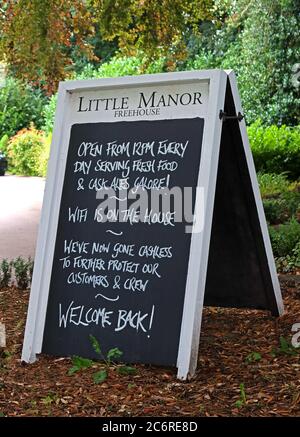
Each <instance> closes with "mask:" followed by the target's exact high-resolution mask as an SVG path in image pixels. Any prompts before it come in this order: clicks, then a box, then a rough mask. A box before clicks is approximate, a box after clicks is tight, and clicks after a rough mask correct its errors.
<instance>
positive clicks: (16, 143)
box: [8, 127, 49, 176]
mask: <svg viewBox="0 0 300 437" xmlns="http://www.w3.org/2000/svg"><path fill="white" fill-rule="evenodd" d="M48 142H49V140H48ZM47 147H49V145H48V143H47V138H46V137H45V135H44V133H43V132H41V131H38V130H37V129H35V128H34V127H30V128H29V129H22V130H21V131H19V132H18V133H17V134H16V135H15V136H14V137H12V138H11V140H10V141H9V144H8V159H9V168H10V171H11V172H12V173H15V174H20V175H24V176H43V174H42V173H43V169H44V168H45V155H46V154H47Z"/></svg>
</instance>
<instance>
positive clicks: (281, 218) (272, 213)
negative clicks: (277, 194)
mask: <svg viewBox="0 0 300 437" xmlns="http://www.w3.org/2000/svg"><path fill="white" fill-rule="evenodd" d="M263 205H264V210H265V215H266V219H267V221H268V223H270V224H271V225H276V224H279V223H282V222H285V221H286V220H287V219H288V218H290V215H289V214H287V212H286V208H285V205H284V204H283V203H282V202H281V201H280V199H264V200H263Z"/></svg>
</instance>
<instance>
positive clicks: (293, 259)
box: [275, 241, 300, 273]
mask: <svg viewBox="0 0 300 437" xmlns="http://www.w3.org/2000/svg"><path fill="white" fill-rule="evenodd" d="M275 261H276V267H277V270H278V271H280V272H284V273H288V272H291V271H294V270H295V269H297V268H300V241H298V243H297V244H296V246H295V247H294V249H293V250H292V253H291V255H287V256H282V257H278V258H275Z"/></svg>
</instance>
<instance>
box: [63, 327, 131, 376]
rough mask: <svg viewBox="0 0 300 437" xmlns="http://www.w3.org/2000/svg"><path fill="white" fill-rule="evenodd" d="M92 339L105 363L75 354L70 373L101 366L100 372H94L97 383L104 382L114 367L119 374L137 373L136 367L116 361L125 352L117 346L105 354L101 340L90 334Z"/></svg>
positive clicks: (92, 343)
mask: <svg viewBox="0 0 300 437" xmlns="http://www.w3.org/2000/svg"><path fill="white" fill-rule="evenodd" d="M90 341H91V345H92V347H93V349H94V351H95V352H96V354H97V355H98V356H99V359H100V360H101V361H103V363H96V362H95V361H93V360H90V359H88V358H82V357H78V356H74V357H73V358H72V364H73V365H72V367H71V368H70V369H69V371H68V375H73V374H74V373H76V372H78V371H80V370H83V369H87V368H90V367H92V366H101V367H102V368H101V369H100V370H98V372H96V373H94V374H93V381H94V383H95V384H101V383H102V382H104V381H105V380H106V379H107V377H108V375H109V372H110V370H111V369H112V368H115V369H116V370H117V372H118V373H119V375H134V374H136V369H135V368H134V367H130V366H125V365H119V364H116V363H115V360H118V359H119V358H120V357H121V356H122V355H123V352H122V351H120V349H118V348H117V347H115V348H112V349H110V350H109V351H108V352H107V354H106V355H105V354H104V353H103V352H102V350H101V347H100V343H99V341H98V340H97V339H96V337H94V336H93V335H90Z"/></svg>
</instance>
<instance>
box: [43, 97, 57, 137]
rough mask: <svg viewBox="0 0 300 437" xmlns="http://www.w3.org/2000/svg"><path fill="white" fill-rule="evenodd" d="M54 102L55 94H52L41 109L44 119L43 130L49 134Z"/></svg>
mask: <svg viewBox="0 0 300 437" xmlns="http://www.w3.org/2000/svg"><path fill="white" fill-rule="evenodd" d="M56 104H57V94H53V96H52V97H51V98H50V99H49V101H48V103H47V105H45V107H44V111H43V115H44V120H45V122H44V126H43V130H44V131H45V132H46V134H51V132H52V130H53V124H54V116H55V110H56Z"/></svg>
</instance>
